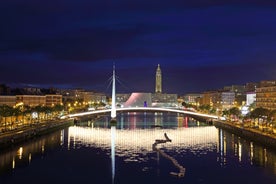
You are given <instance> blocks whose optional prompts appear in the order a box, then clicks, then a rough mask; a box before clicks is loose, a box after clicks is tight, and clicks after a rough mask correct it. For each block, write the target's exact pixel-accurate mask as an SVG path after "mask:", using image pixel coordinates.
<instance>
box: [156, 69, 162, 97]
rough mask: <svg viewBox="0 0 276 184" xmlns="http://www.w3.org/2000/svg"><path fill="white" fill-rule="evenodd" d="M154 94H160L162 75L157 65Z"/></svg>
mask: <svg viewBox="0 0 276 184" xmlns="http://www.w3.org/2000/svg"><path fill="white" fill-rule="evenodd" d="M155 93H162V73H161V69H160V65H159V64H158V66H157V69H156V79H155Z"/></svg>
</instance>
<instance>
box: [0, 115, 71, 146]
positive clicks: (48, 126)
mask: <svg viewBox="0 0 276 184" xmlns="http://www.w3.org/2000/svg"><path fill="white" fill-rule="evenodd" d="M70 125H73V120H67V121H55V122H45V123H40V124H37V125H33V126H28V127H24V128H20V129H17V130H13V131H9V132H5V133H3V134H0V150H3V149H5V148H9V147H12V146H13V145H16V144H18V143H22V142H25V141H27V140H30V139H32V138H35V137H39V136H41V135H44V134H48V133H50V132H53V131H56V130H59V129H63V128H65V127H68V126H70Z"/></svg>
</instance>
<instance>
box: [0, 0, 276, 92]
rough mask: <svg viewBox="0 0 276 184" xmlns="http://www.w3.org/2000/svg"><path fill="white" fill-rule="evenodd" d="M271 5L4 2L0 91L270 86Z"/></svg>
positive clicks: (274, 20)
mask: <svg viewBox="0 0 276 184" xmlns="http://www.w3.org/2000/svg"><path fill="white" fill-rule="evenodd" d="M275 10H276V3H275V2H274V1H271V0H264V1H261V2H259V1H257V0H252V1H250V3H249V2H240V1H237V0H234V1H224V2H221V1H216V0H209V1H206V0H205V1H203V0H198V1H178V0H174V1H167V0H161V1H158V3H154V2H148V1H143V0H142V1H141V0H140V1H131V2H128V1H124V0H119V1H116V2H115V1H98V2H95V1H94V2H89V1H85V0H81V1H78V2H75V1H64V0H61V1H58V2H56V1H51V0H50V1H47V2H37V1H34V0H28V1H24V3H21V2H20V1H13V2H11V1H2V2H1V3H0V15H1V16H0V17H1V18H0V19H1V22H2V26H1V27H2V28H1V30H0V61H1V64H0V73H1V75H0V78H1V79H0V83H5V84H7V85H11V86H22V85H23V86H24V85H25V86H26V85H29V86H36V87H46V88H48V87H56V88H85V89H91V90H97V91H102V92H109V91H110V89H108V90H107V87H108V85H109V78H110V77H111V76H112V66H113V63H114V62H115V64H116V74H117V75H118V77H119V80H120V81H121V82H122V84H120V83H118V88H117V89H118V92H132V91H144V92H154V91H155V71H156V67H157V65H158V64H160V66H161V68H162V90H163V91H162V92H164V93H177V94H184V93H189V92H202V91H205V90H210V89H218V88H222V87H223V86H227V85H244V84H245V83H247V82H259V81H261V80H275V70H276V64H275V60H276V55H275V51H276V47H275V45H276V44H275V43H276V11H275Z"/></svg>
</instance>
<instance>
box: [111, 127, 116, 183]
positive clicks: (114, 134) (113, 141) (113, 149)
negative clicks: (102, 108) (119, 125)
mask: <svg viewBox="0 0 276 184" xmlns="http://www.w3.org/2000/svg"><path fill="white" fill-rule="evenodd" d="M115 139H116V127H115V126H112V127H111V167H112V183H114V178H115Z"/></svg>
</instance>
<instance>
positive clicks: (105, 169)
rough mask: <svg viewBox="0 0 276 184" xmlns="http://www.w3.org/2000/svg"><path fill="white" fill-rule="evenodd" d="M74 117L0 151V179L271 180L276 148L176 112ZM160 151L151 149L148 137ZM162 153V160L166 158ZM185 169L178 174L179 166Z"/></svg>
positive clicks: (211, 183)
mask: <svg viewBox="0 0 276 184" xmlns="http://www.w3.org/2000/svg"><path fill="white" fill-rule="evenodd" d="M117 120H118V123H117V125H116V127H114V126H113V127H111V126H110V125H109V118H108V117H102V118H100V119H99V120H97V121H96V122H92V121H87V122H81V123H80V124H79V125H76V126H71V127H69V128H65V129H63V130H59V131H56V132H53V133H51V134H49V135H46V136H43V137H40V138H36V139H33V140H31V141H30V142H28V143H24V144H22V145H18V146H14V147H13V148H11V149H9V150H1V151H0V183H1V184H2V183H13V184H14V183H26V184H27V183H40V184H41V183H47V184H50V183H64V184H66V183H107V184H109V183H112V184H115V183H116V184H130V183H131V184H136V183H137V184H141V183H177V184H178V183H189V184H217V183H223V184H233V183H236V184H241V183H249V184H255V183H256V184H257V183H258V184H259V183H265V184H275V183H276V152H275V150H271V149H268V148H266V147H264V146H261V145H257V144H256V143H254V142H250V141H247V140H244V139H242V138H240V137H238V136H236V135H233V134H231V133H228V132H226V131H224V130H221V129H218V128H216V127H214V126H210V125H206V124H204V123H202V122H198V121H196V120H194V119H192V118H188V117H183V116H180V115H179V116H178V115H176V114H162V113H155V114H152V113H125V114H121V115H119V116H118V117H117ZM165 134H166V135H167V137H168V138H169V139H171V142H166V143H162V144H158V145H157V148H158V149H159V150H160V151H161V152H163V153H164V154H165V155H167V156H168V157H165V156H164V154H161V153H160V152H157V151H156V150H153V144H154V143H155V141H156V140H165V139H166V138H165ZM168 158H170V159H168ZM173 160H174V162H176V163H177V164H178V166H181V167H183V168H185V175H184V176H183V177H178V176H174V175H172V173H178V172H179V167H176V165H175V163H173Z"/></svg>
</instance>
